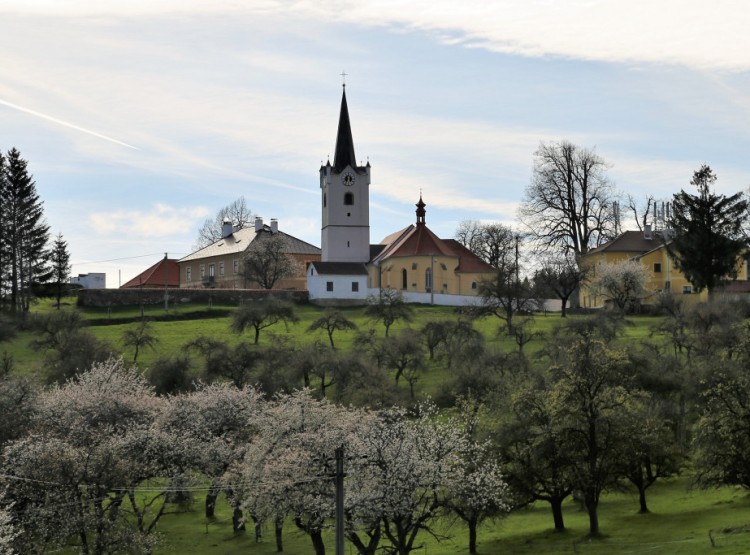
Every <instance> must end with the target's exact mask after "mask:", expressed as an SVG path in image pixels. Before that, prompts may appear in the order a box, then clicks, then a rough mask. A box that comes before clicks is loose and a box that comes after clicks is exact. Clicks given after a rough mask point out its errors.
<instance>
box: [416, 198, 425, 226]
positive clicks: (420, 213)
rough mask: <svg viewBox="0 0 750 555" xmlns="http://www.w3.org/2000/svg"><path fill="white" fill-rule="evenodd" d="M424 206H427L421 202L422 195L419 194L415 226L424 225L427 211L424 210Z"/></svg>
mask: <svg viewBox="0 0 750 555" xmlns="http://www.w3.org/2000/svg"><path fill="white" fill-rule="evenodd" d="M425 206H427V205H426V204H425V203H424V201H423V200H422V193H421V192H420V193H419V202H418V203H417V225H418V226H419V225H425V215H426V214H427V210H425V209H424V208H425Z"/></svg>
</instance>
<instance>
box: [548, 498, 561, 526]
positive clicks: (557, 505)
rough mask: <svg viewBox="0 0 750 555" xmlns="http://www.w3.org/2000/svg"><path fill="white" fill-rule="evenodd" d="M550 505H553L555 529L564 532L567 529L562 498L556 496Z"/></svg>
mask: <svg viewBox="0 0 750 555" xmlns="http://www.w3.org/2000/svg"><path fill="white" fill-rule="evenodd" d="M549 503H550V505H551V506H552V519H553V520H554V522H555V530H556V531H558V532H563V531H564V530H565V522H564V521H563V511H562V503H563V500H562V498H557V497H556V498H554V499H551V500H550V502H549Z"/></svg>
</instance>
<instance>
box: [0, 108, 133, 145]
mask: <svg viewBox="0 0 750 555" xmlns="http://www.w3.org/2000/svg"><path fill="white" fill-rule="evenodd" d="M0 104H2V105H3V106H8V107H9V108H13V109H14V110H19V111H20V112H26V113H27V114H31V115H32V116H36V117H38V118H42V119H46V120H48V121H51V122H54V123H58V124H60V125H64V126H65V127H70V128H71V129H75V130H76V131H81V132H83V133H88V134H89V135H93V136H94V137H99V138H100V139H104V140H105V141H110V142H113V143H115V144H118V145H122V146H126V147H128V148H132V149H133V150H140V149H139V148H138V147H135V146H133V145H129V144H128V143H123V142H122V141H118V140H117V139H113V138H112V137H107V136H106V135H102V134H101V133H97V132H96V131H91V130H89V129H84V128H83V127H78V126H77V125H73V124H72V123H68V122H67V121H63V120H60V119H57V118H53V117H52V116H48V115H46V114H40V113H39V112H35V111H34V110H29V109H28V108H23V107H21V106H17V105H16V104H12V103H10V102H6V101H5V100H0Z"/></svg>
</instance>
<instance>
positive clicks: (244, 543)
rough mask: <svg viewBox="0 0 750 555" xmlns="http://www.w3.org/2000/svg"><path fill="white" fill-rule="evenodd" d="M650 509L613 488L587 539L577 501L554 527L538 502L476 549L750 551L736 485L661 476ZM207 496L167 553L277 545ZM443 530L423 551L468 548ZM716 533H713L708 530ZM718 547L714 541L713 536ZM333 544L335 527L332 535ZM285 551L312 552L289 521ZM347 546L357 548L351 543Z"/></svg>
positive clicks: (748, 509) (743, 501) (170, 536)
mask: <svg viewBox="0 0 750 555" xmlns="http://www.w3.org/2000/svg"><path fill="white" fill-rule="evenodd" d="M649 505H650V508H651V512H650V513H649V514H639V513H638V497H637V495H636V494H634V493H610V494H607V495H605V496H604V497H603V498H602V501H601V509H600V519H601V530H602V535H601V537H600V538H597V539H593V540H592V539H589V538H588V536H587V532H588V517H587V514H586V512H585V511H583V510H581V509H580V507H579V506H578V505H577V504H576V503H575V502H573V501H569V502H567V503H566V504H565V509H564V511H565V513H564V516H565V523H566V527H567V530H566V531H565V532H562V533H560V532H556V531H554V529H553V527H552V516H551V513H550V510H549V507H548V506H547V505H546V504H544V503H540V504H537V505H535V506H533V507H529V508H526V509H522V510H519V511H517V512H514V513H512V514H511V515H509V516H508V517H506V518H504V519H500V520H497V521H495V522H490V523H487V524H485V525H484V526H482V528H481V529H480V532H479V544H478V552H479V553H481V554H483V555H497V554H505V553H507V554H516V553H519V554H523V553H528V554H550V555H553V554H557V553H583V554H597V553H607V554H634V553H649V554H651V553H659V554H672V553H679V554H686V555H689V554H700V553H707V552H709V551H711V552H716V553H723V554H744V553H748V552H750V529H746V528H745V527H747V526H748V525H750V496H748V495H747V492H746V491H744V490H741V489H737V488H721V489H719V490H708V491H703V490H691V489H689V480H688V479H687V478H685V477H683V478H678V479H674V480H665V481H662V482H657V484H656V485H654V486H653V488H652V489H651V490H649ZM201 508H202V499H200V498H198V499H196V502H195V503H194V507H193V510H192V511H191V512H187V513H182V514H179V515H168V516H166V517H164V518H163V520H162V521H161V523H160V525H159V528H160V532H161V534H162V535H163V537H164V543H163V544H162V545H161V546H160V547H159V548H158V549H157V550H156V553H164V554H186V555H187V554H196V555H198V554H201V553H217V554H227V555H234V554H237V555H239V554H241V553H247V554H253V555H256V554H257V555H270V554H272V553H275V552H276V546H275V542H274V536H273V532H274V531H273V528H272V527H271V526H264V527H263V528H262V531H263V538H262V540H261V542H260V543H256V541H255V537H254V533H253V531H252V529H250V528H249V529H248V530H247V531H246V532H244V533H241V534H234V533H233V532H232V526H231V515H230V513H229V510H228V509H227V507H226V506H225V505H223V504H222V505H221V506H220V507H219V510H218V511H217V517H216V519H214V520H212V521H210V522H209V521H207V520H206V519H205V518H204V517H203V513H202V511H201ZM443 523H444V527H443V533H444V534H446V535H448V536H450V537H449V538H448V539H445V540H443V541H441V542H437V541H435V540H434V539H432V538H431V537H429V536H428V535H426V534H424V533H423V534H421V535H420V540H421V541H423V542H424V547H423V548H421V549H419V550H417V551H416V553H418V554H429V555H452V554H456V553H468V547H467V545H468V540H467V537H468V535H467V532H466V528H465V527H464V526H463V525H462V523H461V522H460V521H458V522H456V521H448V520H445V521H443ZM709 534H710V535H709ZM712 538H713V542H714V545H715V547H712V544H711V540H712ZM326 545H327V549H328V551H329V552H333V531H330V532H329V533H328V534H327V537H326ZM284 548H285V549H284V551H285V552H286V553H289V554H299V555H304V554H307V553H311V552H312V547H311V544H310V540H309V538H308V537H307V536H306V535H305V534H303V533H302V532H300V531H298V530H297V529H296V528H295V527H294V525H293V524H292V523H291V522H289V523H287V524H286V526H285V528H284ZM347 553H355V550H354V548H353V547H352V546H349V545H347Z"/></svg>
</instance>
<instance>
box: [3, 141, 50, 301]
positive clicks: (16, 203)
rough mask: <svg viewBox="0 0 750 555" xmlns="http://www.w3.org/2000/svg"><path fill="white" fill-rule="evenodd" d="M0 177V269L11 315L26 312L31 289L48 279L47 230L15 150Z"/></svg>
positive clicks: (23, 163)
mask: <svg viewBox="0 0 750 555" xmlns="http://www.w3.org/2000/svg"><path fill="white" fill-rule="evenodd" d="M3 174H4V177H5V179H4V180H3V181H4V183H3V190H2V205H1V210H2V214H1V216H2V221H3V224H2V227H3V235H4V237H3V239H4V241H3V244H4V246H5V248H4V251H6V252H5V254H4V257H3V260H2V265H3V273H4V274H6V275H7V279H8V281H7V284H6V290H7V291H8V293H9V298H8V303H7V304H8V306H9V308H10V310H12V311H13V312H20V311H28V309H29V304H30V302H31V297H32V294H31V286H32V285H33V284H34V283H39V282H43V281H47V280H48V279H49V278H50V276H51V272H50V270H49V268H48V266H47V262H48V259H49V255H48V252H47V250H46V245H47V241H48V240H49V226H48V225H47V223H46V222H45V220H44V211H43V208H42V204H43V203H42V201H41V200H39V195H38V194H37V191H36V183H35V182H34V179H33V177H32V176H31V175H30V174H29V172H28V169H27V162H26V160H24V159H23V158H21V153H20V152H19V151H18V150H16V149H15V148H13V149H11V150H10V151H8V154H7V159H6V164H5V167H4V168H3Z"/></svg>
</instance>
